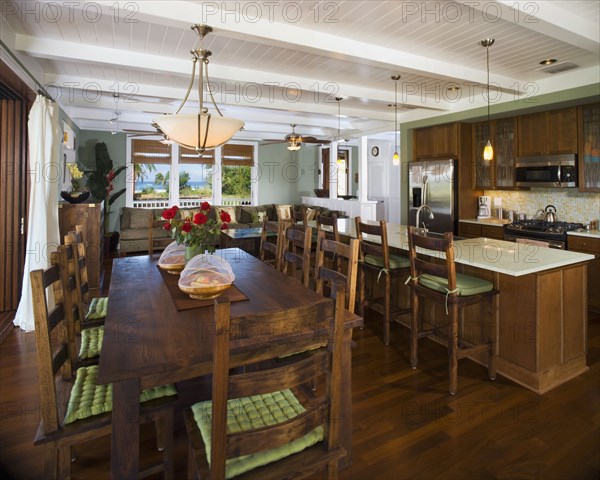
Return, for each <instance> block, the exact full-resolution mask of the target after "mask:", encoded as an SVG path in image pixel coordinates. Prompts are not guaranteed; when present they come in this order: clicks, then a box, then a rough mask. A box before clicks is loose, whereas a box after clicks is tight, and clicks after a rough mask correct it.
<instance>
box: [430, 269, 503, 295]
mask: <svg viewBox="0 0 600 480" xmlns="http://www.w3.org/2000/svg"><path fill="white" fill-rule="evenodd" d="M419 283H420V284H421V285H423V286H424V287H427V288H431V289H432V290H435V291H436V292H441V293H447V292H448V279H447V278H443V277H438V276H436V275H429V274H427V273H425V274H423V275H421V276H420V277H419ZM456 288H457V292H458V294H459V295H461V296H464V297H466V296H469V295H478V294H480V293H486V292H490V291H492V290H493V289H494V285H492V283H491V282H488V281H487V280H484V279H482V278H479V277H473V276H471V275H465V274H464V273H457V274H456Z"/></svg>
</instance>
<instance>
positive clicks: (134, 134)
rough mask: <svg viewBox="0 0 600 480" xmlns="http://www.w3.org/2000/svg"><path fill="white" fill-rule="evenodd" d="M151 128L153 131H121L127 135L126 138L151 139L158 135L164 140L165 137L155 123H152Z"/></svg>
mask: <svg viewBox="0 0 600 480" xmlns="http://www.w3.org/2000/svg"><path fill="white" fill-rule="evenodd" d="M152 127H154V128H155V130H153V131H150V130H136V129H131V128H124V129H123V131H124V132H125V133H126V134H127V136H128V137H152V136H156V135H160V136H162V137H165V138H166V135H165V134H164V133H163V132H162V130H161V129H160V128H159V126H158V125H157V124H156V123H152Z"/></svg>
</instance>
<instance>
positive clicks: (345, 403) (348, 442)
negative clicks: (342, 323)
mask: <svg viewBox="0 0 600 480" xmlns="http://www.w3.org/2000/svg"><path fill="white" fill-rule="evenodd" d="M351 346H352V329H345V330H344V345H343V348H342V365H341V368H342V389H341V390H342V391H341V395H342V398H341V405H340V444H341V445H342V447H344V448H345V449H346V452H348V454H347V455H346V457H344V458H342V459H341V460H340V469H344V468H347V467H349V466H350V465H352V351H351Z"/></svg>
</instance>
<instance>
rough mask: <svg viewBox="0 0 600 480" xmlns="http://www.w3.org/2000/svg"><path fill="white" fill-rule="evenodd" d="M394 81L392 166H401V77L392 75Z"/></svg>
mask: <svg viewBox="0 0 600 480" xmlns="http://www.w3.org/2000/svg"><path fill="white" fill-rule="evenodd" d="M392 80H393V81H394V143H395V148H394V156H393V157H392V165H396V166H398V165H400V154H399V153H398V145H399V144H400V131H399V130H398V80H400V75H392Z"/></svg>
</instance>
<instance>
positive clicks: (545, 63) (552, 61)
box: [540, 58, 558, 65]
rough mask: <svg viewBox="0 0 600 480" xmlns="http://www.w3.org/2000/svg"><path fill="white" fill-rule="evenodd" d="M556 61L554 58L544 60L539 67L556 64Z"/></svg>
mask: <svg viewBox="0 0 600 480" xmlns="http://www.w3.org/2000/svg"><path fill="white" fill-rule="evenodd" d="M557 61H558V60H556V58H546V59H544V60H542V61H541V62H540V65H552V64H553V63H556V62H557Z"/></svg>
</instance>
